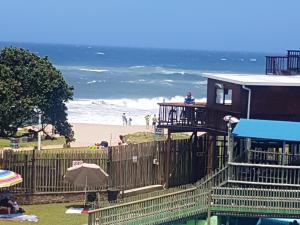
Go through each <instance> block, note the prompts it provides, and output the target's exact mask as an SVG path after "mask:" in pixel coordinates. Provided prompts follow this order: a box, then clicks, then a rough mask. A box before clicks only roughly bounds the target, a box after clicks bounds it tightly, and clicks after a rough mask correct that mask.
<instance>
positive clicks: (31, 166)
mask: <svg viewBox="0 0 300 225" xmlns="http://www.w3.org/2000/svg"><path fill="white" fill-rule="evenodd" d="M167 146H168V143H167V142H166V141H157V142H148V143H142V144H131V145H126V146H114V147H112V148H110V149H109V150H108V151H102V150H99V151H98V150H97V151H95V150H89V149H86V148H71V149H60V150H43V151H3V152H1V155H0V168H3V169H9V170H12V171H15V172H17V173H20V174H21V175H22V177H23V182H22V183H21V184H18V185H16V186H15V187H14V190H15V191H18V192H29V193H33V192H70V191H82V190H83V188H77V187H75V186H73V185H71V184H69V183H67V182H65V181H64V175H65V173H66V171H67V168H69V167H71V166H72V163H73V161H83V162H85V163H95V164H97V165H99V166H100V167H101V168H103V169H104V170H105V171H107V172H108V174H109V175H110V178H109V184H108V186H109V187H110V188H116V189H120V190H126V189H132V188H137V187H142V186H147V185H153V184H164V183H165V180H166V177H167V176H165V171H166V166H167V163H166V154H167ZM170 156H171V157H170V169H169V172H170V176H169V177H168V178H169V179H170V186H174V185H181V184H187V183H191V182H194V181H195V177H196V174H195V173H197V171H196V170H193V168H194V167H195V165H196V164H197V161H195V157H196V151H195V150H194V149H193V147H192V145H191V144H190V140H175V141H171V148H170ZM105 188H107V186H105V187H104V186H103V187H91V189H92V190H99V189H105Z"/></svg>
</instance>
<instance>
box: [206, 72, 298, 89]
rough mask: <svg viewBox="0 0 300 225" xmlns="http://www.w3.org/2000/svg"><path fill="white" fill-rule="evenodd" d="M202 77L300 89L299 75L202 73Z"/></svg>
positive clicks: (249, 84)
mask: <svg viewBox="0 0 300 225" xmlns="http://www.w3.org/2000/svg"><path fill="white" fill-rule="evenodd" d="M203 77H206V78H210V79H215V80H220V81H225V82H229V83H234V84H240V85H248V86H288V87H291V86H294V87H300V75H297V76H278V75H254V74H216V73H204V74H203Z"/></svg>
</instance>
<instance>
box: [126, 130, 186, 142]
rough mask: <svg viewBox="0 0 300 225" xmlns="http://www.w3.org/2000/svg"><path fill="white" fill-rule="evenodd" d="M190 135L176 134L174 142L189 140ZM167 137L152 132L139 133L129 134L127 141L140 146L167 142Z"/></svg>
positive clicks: (173, 136) (173, 135) (173, 137)
mask: <svg viewBox="0 0 300 225" xmlns="http://www.w3.org/2000/svg"><path fill="white" fill-rule="evenodd" d="M189 137H190V135H189V134H187V133H174V134H172V139H173V140H178V139H187V138H189ZM166 139H167V137H166V136H158V135H155V134H153V133H151V132H137V133H133V134H128V135H126V136H125V140H126V142H127V143H128V144H139V143H143V142H151V141H164V140H166Z"/></svg>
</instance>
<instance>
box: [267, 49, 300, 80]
mask: <svg viewBox="0 0 300 225" xmlns="http://www.w3.org/2000/svg"><path fill="white" fill-rule="evenodd" d="M266 74H267V75H268V74H269V75H299V74H300V51H299V50H288V51H287V55H286V56H266Z"/></svg>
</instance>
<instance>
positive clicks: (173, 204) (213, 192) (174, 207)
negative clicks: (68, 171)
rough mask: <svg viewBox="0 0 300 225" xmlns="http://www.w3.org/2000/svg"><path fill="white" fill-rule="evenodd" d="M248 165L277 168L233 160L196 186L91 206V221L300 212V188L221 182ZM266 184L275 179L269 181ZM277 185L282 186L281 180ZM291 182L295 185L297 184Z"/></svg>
mask: <svg viewBox="0 0 300 225" xmlns="http://www.w3.org/2000/svg"><path fill="white" fill-rule="evenodd" d="M248 166H251V168H258V169H262V168H266V169H272V168H273V166H271V165H255V164H250V163H229V164H228V165H226V166H225V167H224V168H222V169H221V170H219V171H216V172H215V173H214V174H213V175H211V176H206V177H204V178H203V179H201V182H200V183H199V182H198V184H197V186H196V187H192V188H188V189H186V190H181V191H175V192H172V193H168V194H164V195H161V196H155V197H150V198H146V199H141V200H136V201H133V202H128V203H123V204H119V205H115V206H109V207H106V208H102V209H96V210H91V211H89V212H88V214H89V225H96V224H115V223H118V224H121V223H126V224H127V223H129V222H130V221H132V222H133V223H135V224H148V225H150V224H158V223H166V222H171V221H174V220H177V219H184V218H187V217H190V216H197V215H198V216H199V215H200V214H206V213H208V211H209V210H211V212H212V213H216V214H218V215H231V214H234V215H243V214H247V215H248V213H251V216H258V215H261V216H268V215H276V216H282V217H283V216H286V215H291V216H295V215H300V192H299V190H287V189H267V188H244V187H234V188H233V187H224V186H220V185H221V184H222V182H224V181H225V180H226V181H229V182H230V181H232V180H231V179H232V177H234V176H237V175H238V174H239V171H238V170H236V169H235V167H237V168H238V167H248ZM295 168H296V169H300V167H295V166H280V165H279V166H277V167H276V168H275V169H276V170H280V171H281V170H282V169H292V170H293V169H295ZM297 171H298V170H297ZM229 172H230V174H229ZM235 172H236V173H237V174H235ZM299 174H300V173H299ZM280 179H281V178H280ZM271 180H272V179H271ZM235 181H236V182H243V181H239V180H233V182H235ZM245 183H246V184H247V185H249V184H257V182H251V181H245ZM266 184H271V183H268V182H267V183H266ZM275 185H277V186H280V185H281V183H278V184H275ZM287 186H289V187H293V186H295V185H293V184H290V185H287ZM296 186H297V185H296ZM278 200H280V201H278Z"/></svg>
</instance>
